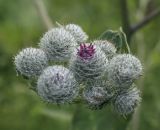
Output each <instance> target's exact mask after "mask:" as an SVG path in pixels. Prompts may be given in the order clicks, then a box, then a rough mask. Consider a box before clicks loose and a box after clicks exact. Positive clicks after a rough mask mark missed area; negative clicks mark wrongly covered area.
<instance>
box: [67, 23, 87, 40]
mask: <svg viewBox="0 0 160 130" xmlns="http://www.w3.org/2000/svg"><path fill="white" fill-rule="evenodd" d="M65 29H66V30H67V31H69V32H70V33H71V34H72V35H73V37H74V38H75V40H76V41H77V43H83V42H86V41H87V39H88V36H87V34H86V33H85V32H84V31H83V30H82V28H81V27H80V26H78V25H76V24H68V25H66V26H65Z"/></svg>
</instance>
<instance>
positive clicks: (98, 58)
mask: <svg viewBox="0 0 160 130" xmlns="http://www.w3.org/2000/svg"><path fill="white" fill-rule="evenodd" d="M94 48H95V54H94V55H93V57H92V58H90V59H88V60H85V59H83V58H82V57H80V56H79V55H77V51H75V52H74V53H73V56H72V58H71V60H70V69H71V71H72V72H73V74H74V75H75V78H76V79H77V81H79V82H83V81H84V82H85V81H87V82H88V81H93V80H95V79H100V78H101V77H103V76H104V74H105V72H106V68H107V65H108V59H107V58H106V56H105V53H104V52H103V51H102V50H101V49H100V48H99V47H98V46H94Z"/></svg>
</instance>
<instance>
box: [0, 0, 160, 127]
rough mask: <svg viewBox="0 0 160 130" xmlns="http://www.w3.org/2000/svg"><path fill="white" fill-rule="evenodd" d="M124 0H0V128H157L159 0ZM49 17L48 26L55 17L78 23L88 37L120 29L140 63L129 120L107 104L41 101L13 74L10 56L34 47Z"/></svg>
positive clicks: (159, 109)
mask: <svg viewBox="0 0 160 130" xmlns="http://www.w3.org/2000/svg"><path fill="white" fill-rule="evenodd" d="M126 1H127V4H126ZM126 1H125V0H77V1H76V0H0V130H125V129H126V130H127V129H128V130H159V129H160V0H126ZM41 2H42V3H41ZM126 7H127V8H128V10H127V8H126ZM48 16H49V17H48ZM148 16H149V17H148ZM158 16H159V17H158ZM128 18H129V19H130V23H129V22H128ZM146 18H148V20H146ZM143 20H144V21H145V20H146V21H145V22H144V21H143ZM51 21H52V22H53V25H55V22H56V21H58V22H59V23H61V24H68V23H75V24H79V25H80V26H82V28H83V29H84V30H85V31H86V32H87V33H88V35H89V36H90V40H94V39H96V38H97V37H99V35H100V34H101V33H102V32H104V31H105V30H107V29H113V30H117V29H119V27H120V26H122V27H123V29H124V31H125V32H126V33H127V36H128V38H129V45H130V48H131V51H132V54H134V55H136V56H137V57H138V58H140V59H141V61H142V63H143V66H144V75H143V77H142V78H141V79H140V80H139V81H138V82H137V85H138V87H139V88H140V89H141V90H142V98H143V100H142V103H141V106H140V107H139V108H138V109H137V110H136V112H135V113H134V115H133V116H132V117H131V119H130V120H129V118H123V117H120V116H119V115H118V114H116V113H114V112H113V110H112V109H111V108H110V107H109V106H108V107H105V108H104V109H102V110H97V111H91V110H89V109H88V108H87V107H86V106H84V105H80V104H78V105H76V104H75V105H63V106H56V105H53V104H46V103H43V102H42V101H41V99H40V98H39V97H38V96H37V95H36V94H35V93H34V92H32V91H31V90H29V89H28V84H27V82H26V81H25V80H23V79H22V78H21V77H17V76H16V71H15V69H14V64H13V56H14V55H16V53H17V52H18V51H19V50H21V49H22V48H25V47H30V46H33V47H37V44H38V42H39V39H40V38H41V37H42V35H43V34H44V33H45V32H46V31H47V30H48V28H50V26H51V25H52V23H51ZM141 21H143V22H144V23H143V22H142V23H141ZM139 23H141V24H142V25H141V24H140V25H141V26H138V27H137V29H136V30H134V34H133V33H130V31H131V30H132V28H131V27H136V26H130V25H138V24H139ZM128 25H129V26H128ZM134 29H135V28H134ZM131 32H133V30H132V31H131Z"/></svg>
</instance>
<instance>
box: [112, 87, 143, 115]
mask: <svg viewBox="0 0 160 130" xmlns="http://www.w3.org/2000/svg"><path fill="white" fill-rule="evenodd" d="M140 102H141V97H140V91H139V90H138V89H137V88H136V87H133V86H132V88H130V89H129V90H127V91H124V92H121V93H120V94H119V95H118V96H117V97H116V98H115V100H114V102H113V106H114V108H115V110H116V111H117V112H118V113H119V114H120V115H128V114H131V113H133V112H134V110H135V108H136V107H137V105H139V103H140Z"/></svg>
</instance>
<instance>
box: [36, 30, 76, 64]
mask: <svg viewBox="0 0 160 130" xmlns="http://www.w3.org/2000/svg"><path fill="white" fill-rule="evenodd" d="M76 44H77V43H76V41H75V39H74V37H73V36H72V35H71V34H70V33H69V32H68V31H66V30H65V29H64V28H54V29H51V30H50V31H48V32H47V33H46V34H45V35H44V36H43V37H42V39H41V41H40V43H39V45H40V48H42V49H43V50H44V51H45V53H46V54H47V57H48V59H49V60H50V61H67V60H68V59H69V58H70V56H71V54H72V52H73V50H74V48H75V46H76Z"/></svg>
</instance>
